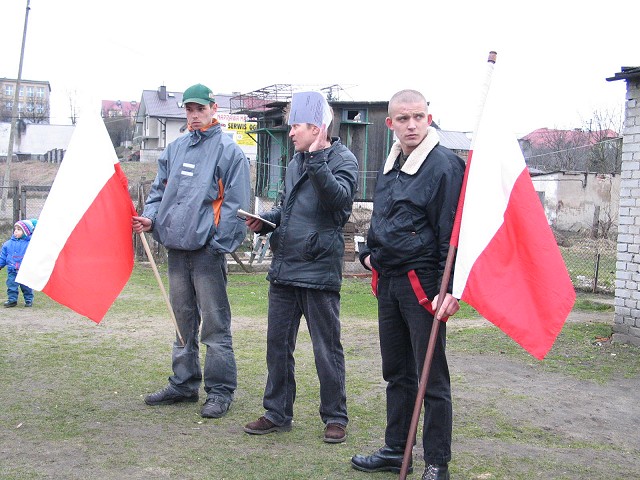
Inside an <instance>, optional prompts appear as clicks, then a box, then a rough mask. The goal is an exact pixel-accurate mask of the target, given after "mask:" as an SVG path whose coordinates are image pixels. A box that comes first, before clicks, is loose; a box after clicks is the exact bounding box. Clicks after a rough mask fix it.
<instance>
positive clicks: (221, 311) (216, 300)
mask: <svg viewBox="0 0 640 480" xmlns="http://www.w3.org/2000/svg"><path fill="white" fill-rule="evenodd" d="M168 257H169V259H168V262H169V289H170V294H169V297H170V299H171V306H172V307H173V311H174V313H175V316H176V321H177V324H178V329H179V330H180V333H181V335H182V337H183V339H184V341H185V345H184V346H183V345H182V344H181V343H180V340H179V338H178V336H177V335H176V341H175V343H174V344H173V355H172V360H173V375H172V376H171V377H169V383H170V385H171V386H172V387H173V388H174V389H175V390H177V391H178V392H181V393H183V394H185V395H194V394H196V393H198V389H199V388H200V383H201V381H202V377H203V375H202V372H201V370H200V352H199V344H198V331H199V330H200V327H201V326H202V328H201V331H200V341H201V342H202V343H203V344H204V345H206V348H207V351H206V355H205V361H204V390H205V392H207V397H208V398H211V397H213V396H221V397H222V398H223V399H225V400H226V401H228V402H231V401H232V400H233V394H234V392H235V389H236V386H237V367H236V359H235V355H234V353H233V345H232V338H231V308H230V307H229V299H228V297H227V261H226V258H225V256H224V254H223V253H221V252H216V251H213V250H212V249H211V248H210V247H208V246H207V247H204V248H201V249H200V250H194V251H187V250H169V252H168Z"/></svg>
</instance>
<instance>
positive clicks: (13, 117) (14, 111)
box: [0, 0, 31, 212]
mask: <svg viewBox="0 0 640 480" xmlns="http://www.w3.org/2000/svg"><path fill="white" fill-rule="evenodd" d="M30 1H31V0H27V9H26V11H25V14H24V30H23V32H22V49H21V50H20V66H19V67H18V78H17V79H16V91H15V93H14V95H13V109H12V111H11V130H10V132H9V147H8V148H7V166H6V169H5V172H4V182H3V185H2V186H3V187H4V188H2V201H1V202H0V203H1V205H0V209H1V210H2V211H3V212H4V211H6V208H7V195H8V193H9V184H10V182H11V160H12V159H13V139H14V138H15V134H16V121H17V119H18V102H19V101H20V80H21V79H22V59H23V58H24V44H25V42H26V40H27V21H28V20H29V9H30V7H29V3H30Z"/></svg>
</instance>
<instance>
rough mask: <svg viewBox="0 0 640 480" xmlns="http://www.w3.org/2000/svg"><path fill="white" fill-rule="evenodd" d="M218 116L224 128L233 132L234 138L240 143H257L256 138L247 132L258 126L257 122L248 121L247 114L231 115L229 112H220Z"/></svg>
mask: <svg viewBox="0 0 640 480" xmlns="http://www.w3.org/2000/svg"><path fill="white" fill-rule="evenodd" d="M216 118H217V119H218V122H220V126H221V127H222V130H224V131H227V132H233V139H234V140H235V141H236V143H237V144H238V145H255V144H256V142H255V140H254V139H253V138H251V136H249V135H247V132H248V131H251V130H255V129H256V128H258V123H257V122H253V121H248V120H247V116H246V115H231V114H228V113H219V114H218V115H216ZM254 138H255V137H254Z"/></svg>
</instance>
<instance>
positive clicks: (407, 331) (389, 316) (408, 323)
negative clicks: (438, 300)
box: [378, 275, 453, 464]
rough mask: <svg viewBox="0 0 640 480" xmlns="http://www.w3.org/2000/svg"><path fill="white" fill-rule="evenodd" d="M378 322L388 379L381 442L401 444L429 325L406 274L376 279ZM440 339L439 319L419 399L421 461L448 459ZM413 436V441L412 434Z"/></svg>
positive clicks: (446, 381)
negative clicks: (422, 419)
mask: <svg viewBox="0 0 640 480" xmlns="http://www.w3.org/2000/svg"><path fill="white" fill-rule="evenodd" d="M422 283H423V288H424V282H422ZM425 290H426V288H425ZM430 300H432V299H430ZM378 323H379V333H380V352H381V355H382V376H383V378H384V379H385V381H386V382H387V427H386V431H385V443H386V444H387V445H389V446H391V447H401V448H404V447H405V446H406V443H407V437H408V435H409V428H410V425H411V418H412V415H413V409H414V406H415V401H416V396H417V392H418V379H419V375H420V373H421V372H422V369H423V366H424V360H425V356H426V352H427V346H428V343H429V337H430V334H431V326H432V324H433V316H432V315H431V314H429V313H428V312H427V311H426V310H425V308H424V307H422V306H421V305H420V304H419V303H418V300H417V299H416V296H415V294H414V292H413V290H412V288H411V284H410V282H409V278H408V277H407V276H406V275H402V276H397V277H382V276H381V277H380V278H379V280H378ZM445 344H446V324H445V323H441V324H440V326H439V329H438V336H437V338H436V344H435V349H434V353H433V359H432V362H431V368H430V370H429V377H428V379H427V387H426V391H425V398H424V423H423V428H422V443H423V448H424V460H425V462H426V463H435V464H444V463H448V462H449V461H450V460H451V433H452V428H453V421H452V418H453V411H452V405H451V380H450V378H449V367H448V365H447V359H446V356H445ZM412 441H413V442H414V443H415V439H413V440H412Z"/></svg>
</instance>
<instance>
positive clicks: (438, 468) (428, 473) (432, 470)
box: [422, 463, 449, 480]
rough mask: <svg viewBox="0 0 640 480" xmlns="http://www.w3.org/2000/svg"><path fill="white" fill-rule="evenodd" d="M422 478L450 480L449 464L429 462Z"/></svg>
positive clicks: (426, 479)
mask: <svg viewBox="0 0 640 480" xmlns="http://www.w3.org/2000/svg"><path fill="white" fill-rule="evenodd" d="M422 480H449V465H447V464H446V463H445V464H444V465H434V464H428V465H427V466H426V467H425V469H424V473H423V474H422Z"/></svg>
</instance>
